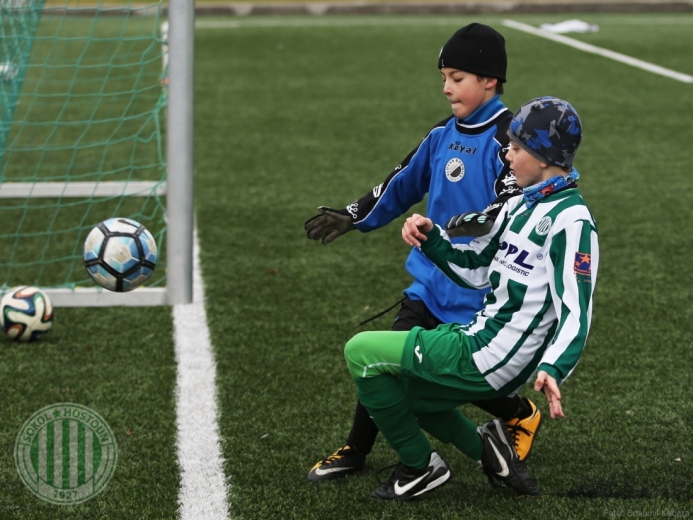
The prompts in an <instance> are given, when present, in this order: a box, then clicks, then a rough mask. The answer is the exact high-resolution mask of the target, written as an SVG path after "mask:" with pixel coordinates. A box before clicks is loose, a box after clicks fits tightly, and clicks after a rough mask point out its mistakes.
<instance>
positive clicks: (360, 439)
mask: <svg viewBox="0 0 693 520" xmlns="http://www.w3.org/2000/svg"><path fill="white" fill-rule="evenodd" d="M439 324H440V322H439V321H438V320H437V319H436V317H435V316H433V314H431V312H430V311H429V310H428V308H427V307H426V305H425V304H424V303H423V302H422V301H418V300H411V299H409V298H405V300H404V301H403V302H402V305H401V306H400V308H399V310H398V312H397V316H395V321H394V323H393V325H392V330H393V331H410V330H411V329H413V328H414V327H423V328H425V329H434V328H435V327H437V326H438V325H439ZM377 436H378V427H377V426H376V424H375V422H374V421H373V419H372V418H371V416H370V414H369V413H368V411H367V410H366V408H365V407H364V406H363V405H362V404H361V402H360V401H358V402H357V403H356V410H355V411H354V420H353V422H352V425H351V430H350V431H349V436H348V437H347V441H346V444H345V445H344V446H342V447H341V448H339V449H338V450H336V451H335V452H334V453H333V454H332V455H330V456H329V457H327V458H325V459H323V460H321V461H319V462H318V463H317V464H315V465H314V466H313V467H312V468H311V469H310V471H309V472H308V480H310V481H313V482H320V481H323V480H334V479H337V478H341V477H344V476H346V475H349V474H352V473H355V472H358V471H361V470H362V469H363V468H364V467H365V465H366V456H367V455H368V454H369V453H370V452H371V450H372V449H373V445H374V444H375V439H376V437H377Z"/></svg>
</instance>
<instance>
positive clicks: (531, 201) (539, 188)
mask: <svg viewBox="0 0 693 520" xmlns="http://www.w3.org/2000/svg"><path fill="white" fill-rule="evenodd" d="M579 178H580V174H579V173H578V171H577V170H576V169H575V168H572V169H571V170H570V171H569V172H568V173H564V174H563V175H556V176H555V177H551V178H550V179H546V180H545V181H543V182H540V183H539V184H535V185H534V186H528V187H526V188H524V189H523V190H522V194H523V195H524V197H525V204H527V207H528V208H531V207H532V206H534V205H535V204H536V203H537V202H539V201H540V200H541V199H543V198H544V197H548V196H549V195H551V194H552V193H556V192H557V191H560V190H562V189H565V188H567V187H568V186H570V185H571V184H573V183H574V182H575V181H577V180H578V179H579Z"/></svg>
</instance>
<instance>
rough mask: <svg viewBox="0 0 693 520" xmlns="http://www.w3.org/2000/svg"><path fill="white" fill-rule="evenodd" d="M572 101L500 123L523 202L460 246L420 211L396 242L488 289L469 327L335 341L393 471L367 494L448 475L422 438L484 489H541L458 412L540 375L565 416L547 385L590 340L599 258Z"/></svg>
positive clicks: (500, 439) (495, 434)
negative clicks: (450, 452) (449, 446)
mask: <svg viewBox="0 0 693 520" xmlns="http://www.w3.org/2000/svg"><path fill="white" fill-rule="evenodd" d="M581 134H582V126H581V122H580V119H579V117H578V115H577V113H576V112H575V110H574V109H573V107H572V106H570V104H568V103H567V102H565V101H563V100H560V99H557V98H550V97H545V98H538V99H533V100H531V101H530V102H528V103H526V104H524V105H523V106H522V107H521V108H520V109H519V110H518V111H517V112H516V113H515V115H514V117H513V120H512V121H511V123H510V128H509V130H508V135H509V136H510V150H509V151H508V154H507V157H508V160H509V161H510V164H511V167H512V169H513V170H514V173H515V176H516V179H517V184H518V185H519V186H520V187H522V188H523V195H522V196H517V197H513V198H511V199H510V200H509V201H508V202H507V203H506V204H505V206H504V207H503V209H502V210H501V212H500V214H499V215H498V218H497V219H496V221H495V222H494V224H493V228H492V229H491V231H490V232H489V233H488V234H487V235H484V236H482V237H479V238H477V239H475V240H474V241H473V242H471V243H470V244H468V245H463V244H452V243H451V242H450V239H449V237H450V236H454V235H455V230H456V229H457V228H458V227H459V226H460V225H462V224H463V223H464V221H465V219H466V218H467V217H468V216H466V215H461V216H460V217H453V218H452V219H450V221H449V222H448V224H447V226H446V228H447V231H448V232H447V233H446V232H445V231H443V230H442V229H440V228H439V227H437V226H434V224H433V222H432V221H431V220H430V219H428V218H424V217H422V216H421V215H416V214H415V215H413V216H412V217H410V218H409V219H407V221H406V223H405V225H404V228H403V230H402V237H403V239H404V240H405V242H407V243H408V244H409V245H411V246H414V247H419V248H421V251H422V252H423V253H424V254H425V255H426V257H427V258H429V259H430V260H431V261H432V262H433V263H434V264H435V265H436V266H437V267H438V268H439V269H441V270H442V271H443V272H444V273H445V274H446V275H447V276H449V277H450V278H451V279H452V280H454V281H455V282H456V283H457V284H459V285H460V286H462V287H468V288H482V287H491V292H490V293H489V294H488V296H487V297H486V301H485V306H484V309H483V310H481V311H479V312H478V313H477V314H476V316H475V317H474V319H473V320H472V322H471V323H469V324H467V325H460V324H456V323H452V324H448V325H441V326H439V327H438V328H437V329H435V330H424V329H421V328H415V329H413V330H412V331H411V332H409V333H406V332H391V331H390V332H364V333H361V334H358V335H356V336H354V337H353V338H352V339H351V340H350V341H349V342H348V343H347V345H346V348H345V357H346V360H347V366H348V367H349V370H350V371H351V374H352V376H353V378H354V380H355V382H356V386H357V393H358V396H359V399H360V401H361V402H362V403H363V405H364V406H365V407H366V409H367V410H368V411H369V413H370V414H371V415H372V417H373V419H374V420H375V422H376V424H377V425H378V427H379V429H380V431H381V432H382V433H383V435H384V436H385V438H386V439H387V441H388V443H389V444H390V446H392V447H393V448H394V449H395V450H396V451H397V453H398V455H399V458H400V464H399V465H398V467H397V469H396V470H395V472H394V473H393V475H392V477H391V478H390V479H389V480H388V482H386V483H385V484H383V485H382V486H381V487H380V488H378V489H376V490H375V491H374V492H373V493H372V496H373V497H374V498H380V499H386V500H406V499H410V498H413V497H415V496H419V495H421V494H423V493H426V492H427V491H430V490H432V489H435V488H436V487H438V486H440V485H442V484H444V483H445V482H446V481H447V480H448V479H449V478H450V475H451V474H450V470H449V468H448V466H447V464H446V463H445V461H444V460H443V459H442V458H441V457H440V456H439V455H438V454H437V453H436V452H434V451H433V450H432V449H431V445H430V443H429V442H428V440H427V438H426V437H425V435H424V434H423V432H422V429H423V430H426V431H427V432H429V433H430V434H432V435H433V436H435V437H436V438H438V439H439V440H441V441H442V442H445V443H448V442H452V443H453V444H454V445H455V446H456V447H457V448H459V449H460V450H461V451H462V452H463V453H465V454H467V455H468V456H470V457H471V458H472V459H473V460H476V461H478V462H479V464H480V466H481V467H482V468H483V469H484V471H485V472H486V474H487V476H488V477H489V480H490V481H491V482H492V483H494V481H496V480H498V481H501V482H503V483H504V484H505V485H507V486H509V487H511V488H513V489H515V490H516V491H517V492H519V493H521V494H527V495H536V494H538V490H537V488H536V485H535V483H534V481H533V480H532V478H531V477H530V476H529V474H528V473H527V470H526V468H525V466H524V464H523V463H522V462H520V461H519V459H518V458H517V454H516V453H515V450H514V448H513V446H512V441H511V440H510V437H509V434H508V432H507V430H506V429H505V428H504V427H503V423H502V421H500V420H499V419H494V420H492V421H489V422H488V423H486V424H484V425H483V426H481V427H479V428H477V427H476V425H475V424H473V423H472V422H471V421H469V420H468V419H466V418H465V417H464V416H463V415H462V413H461V412H460V411H459V410H458V409H457V408H456V407H457V406H459V405H460V404H464V403H469V402H474V401H478V400H483V399H492V398H494V397H498V396H503V395H515V394H517V392H518V391H519V390H520V389H521V388H522V387H523V385H524V384H525V383H526V382H527V381H528V380H529V379H530V378H531V377H532V375H533V374H534V373H536V372H538V375H537V378H536V382H535V385H534V388H535V390H537V391H543V392H544V394H545V395H546V398H547V400H548V402H549V410H550V415H551V418H552V419H553V418H556V417H564V414H563V410H562V407H561V393H560V390H559V388H558V385H559V384H560V383H562V382H563V381H565V379H566V378H567V377H568V376H569V375H570V374H571V373H572V371H573V369H574V368H575V365H576V364H577V362H578V360H579V357H580V355H581V353H582V350H583V348H584V345H585V341H586V339H587V333H588V330H589V325H590V318H591V313H592V301H591V300H592V294H593V290H594V285H595V283H596V275H597V266H598V261H599V252H598V243H597V229H596V225H595V223H594V219H593V218H592V215H591V214H590V212H589V210H588V209H587V206H586V205H585V203H584V201H583V199H582V197H581V196H580V193H579V191H578V189H577V186H576V184H575V181H576V180H577V179H578V177H579V175H578V173H577V171H576V170H575V169H574V168H572V163H573V158H574V156H575V153H576V152H577V148H578V145H579V143H580V140H581Z"/></svg>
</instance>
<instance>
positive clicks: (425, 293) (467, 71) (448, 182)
mask: <svg viewBox="0 0 693 520" xmlns="http://www.w3.org/2000/svg"><path fill="white" fill-rule="evenodd" d="M506 67H507V56H506V52H505V40H504V38H503V36H502V35H501V34H499V33H498V32H497V31H495V30H494V29H492V28H491V27H488V26H486V25H482V24H478V23H473V24H470V25H467V26H466V27H463V28H461V29H460V30H458V31H457V32H455V33H454V34H453V36H452V37H451V38H450V39H449V40H448V41H447V42H446V43H445V45H444V46H443V48H442V49H441V51H440V55H439V58H438V68H439V69H440V73H441V75H442V80H443V93H444V94H445V96H446V97H447V98H448V100H449V101H450V105H451V108H452V112H453V114H452V115H451V116H449V117H447V118H446V119H444V120H443V121H441V122H440V123H438V124H437V125H435V126H434V127H433V129H432V130H431V131H430V132H429V133H428V134H427V135H426V136H425V137H424V139H423V140H422V142H421V144H419V145H418V146H417V147H416V148H415V149H414V150H412V151H411V152H410V153H409V155H407V157H406V158H405V159H404V160H403V161H402V163H401V164H400V165H398V166H397V167H396V168H395V169H394V170H393V171H392V172H391V173H390V174H389V175H388V177H387V178H386V179H385V181H384V182H383V183H382V184H380V185H378V186H376V187H375V188H373V189H372V190H371V191H369V192H368V193H367V194H366V195H364V196H363V197H361V198H360V199H358V200H357V201H356V202H354V203H352V204H350V205H349V206H347V207H346V208H345V209H340V210H337V209H330V208H327V207H324V206H323V207H320V208H319V210H320V215H318V216H316V217H314V218H312V219H311V220H309V221H308V222H306V224H305V228H306V230H307V232H308V237H309V238H311V239H314V240H319V239H322V242H323V243H324V244H329V243H330V242H332V241H333V240H335V239H336V238H338V237H339V236H341V235H343V234H344V233H346V232H348V231H351V230H353V229H358V230H359V231H362V232H368V231H372V230H374V229H378V228H380V227H382V226H385V225H386V224H388V223H389V222H391V221H392V220H393V219H395V218H397V217H399V216H400V215H402V214H404V213H405V212H406V211H407V210H408V209H409V208H410V207H411V206H412V205H414V204H415V203H417V202H419V201H421V200H422V199H423V197H424V196H425V195H426V193H428V205H427V210H426V211H427V214H428V216H429V217H430V218H432V219H433V220H434V221H435V222H446V221H447V220H448V219H449V218H450V217H452V216H453V215H457V214H459V213H462V212H482V211H483V212H484V213H483V214H481V213H476V214H474V215H471V216H469V217H470V218H468V219H467V220H466V221H465V224H464V231H465V233H466V234H467V235H470V236H471V235H474V236H476V235H479V234H482V233H485V232H487V231H488V230H489V229H490V224H491V223H492V218H490V217H492V216H494V215H496V214H497V213H498V211H499V210H500V207H501V206H502V205H503V201H504V200H506V199H507V198H508V197H510V196H512V195H513V194H515V193H518V192H519V191H520V190H519V188H518V187H517V185H516V184H515V177H514V175H513V173H512V171H511V170H510V167H509V165H508V162H507V160H506V157H505V154H506V152H507V147H508V136H507V130H508V124H509V123H510V119H511V118H512V113H511V112H510V111H509V110H508V109H507V108H506V107H505V105H503V103H502V102H501V100H500V95H501V93H502V92H503V83H504V82H505V80H506ZM470 240H471V238H470V237H462V236H459V237H456V238H454V239H453V241H454V242H455V243H460V244H466V243H469V241H470ZM406 269H407V271H409V273H410V274H411V275H412V277H413V278H414V281H413V283H412V284H411V285H410V286H409V287H408V288H407V289H406V290H405V291H404V295H405V298H404V300H403V303H402V305H401V307H400V309H399V312H398V314H397V316H396V318H395V321H394V324H393V325H392V330H396V331H409V330H411V329H412V328H413V327H423V328H426V329H433V328H435V327H436V326H438V325H440V324H441V323H450V322H458V323H466V322H468V321H469V320H471V319H472V317H473V316H474V313H476V312H477V311H478V310H479V309H480V308H481V307H482V305H483V299H484V295H485V294H486V292H488V291H487V290H473V289H461V288H460V287H459V286H457V285H455V284H454V283H453V282H452V281H451V280H450V279H449V278H448V277H446V276H445V275H444V274H443V273H442V272H441V271H439V270H438V269H436V267H435V266H434V265H433V263H431V261H430V260H428V259H427V258H426V257H425V256H424V255H423V254H422V253H421V251H419V250H418V249H414V250H412V252H411V254H410V255H409V258H408V259H407V262H406ZM475 404H476V405H477V406H479V407H481V408H482V409H484V410H485V411H487V412H489V413H490V414H491V415H493V416H494V417H502V418H503V419H504V420H505V421H507V426H508V428H510V431H511V433H512V435H513V441H514V443H515V445H516V448H517V450H518V454H519V456H520V458H521V459H524V458H525V457H527V455H528V454H529V451H530V449H531V447H532V443H533V440H534V437H535V434H536V432H537V430H538V428H539V425H540V424H541V413H540V412H539V410H538V409H537V407H536V406H535V405H534V404H533V403H532V402H530V401H529V400H527V399H522V398H520V397H519V396H512V397H505V396H496V397H492V398H490V399H488V400H485V401H480V402H477V403H475ZM377 433H378V428H377V426H376V425H375V423H374V422H373V421H372V419H371V418H370V416H369V414H368V412H367V411H366V410H365V408H364V407H363V406H362V405H361V404H360V403H358V404H357V407H356V412H355V414H354V422H353V425H352V428H351V432H350V433H349V437H348V439H347V442H346V445H345V446H343V447H342V448H340V449H338V450H337V451H336V452H335V453H334V454H333V455H331V456H329V457H327V458H325V459H323V460H321V461H320V462H318V463H317V464H316V465H315V466H313V468H312V469H311V470H310V472H309V474H308V479H309V480H312V481H322V480H328V479H334V478H339V477H342V476H344V475H346V474H348V473H353V472H355V471H359V470H361V469H363V467H364V465H365V461H366V456H367V455H368V453H370V451H371V448H372V447H373V444H374V443H375V438H376V436H377Z"/></svg>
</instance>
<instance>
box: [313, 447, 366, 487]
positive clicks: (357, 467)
mask: <svg viewBox="0 0 693 520" xmlns="http://www.w3.org/2000/svg"><path fill="white" fill-rule="evenodd" d="M365 466H366V456H365V455H361V454H360V453H359V452H357V451H356V450H355V449H354V448H352V447H351V446H348V445H347V446H344V447H342V448H339V449H338V450H337V451H335V452H334V453H333V454H332V455H330V456H329V457H327V458H326V459H322V460H321V461H320V462H318V463H317V464H316V465H315V466H313V467H312V468H310V471H309V472H308V480H310V481H311V482H322V481H324V480H334V479H337V478H341V477H344V476H346V475H349V474H351V473H356V472H357V471H361V470H362V469H363V468H364V467H365Z"/></svg>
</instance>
